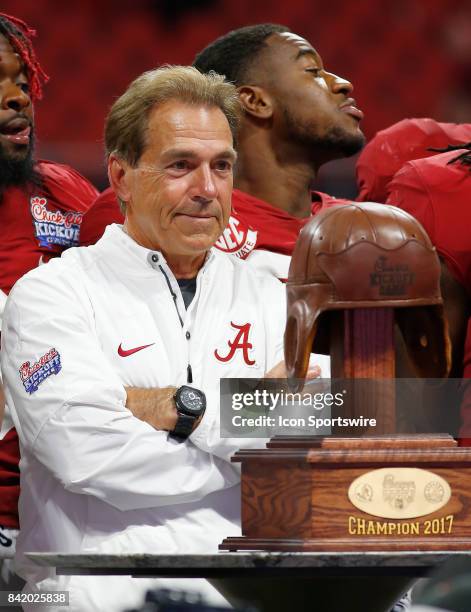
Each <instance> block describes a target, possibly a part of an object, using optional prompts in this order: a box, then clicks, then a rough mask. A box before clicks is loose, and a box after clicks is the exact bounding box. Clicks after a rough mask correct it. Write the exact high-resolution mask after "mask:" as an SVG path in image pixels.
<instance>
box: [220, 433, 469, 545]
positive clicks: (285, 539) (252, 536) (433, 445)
mask: <svg viewBox="0 0 471 612" xmlns="http://www.w3.org/2000/svg"><path fill="white" fill-rule="evenodd" d="M233 461H236V462H241V463H242V534H243V535H242V537H229V538H226V539H225V540H224V541H223V543H222V544H221V545H220V546H219V548H220V549H221V550H231V551H235V550H263V551H287V552H288V551H291V552H295V551H296V552H308V551H309V552H311V551H318V552H349V551H362V552H363V551H380V550H381V551H389V550H390V551H401V550H416V551H444V550H448V551H451V550H470V551H471V448H469V449H468V448H458V447H457V444H456V441H455V440H453V438H451V437H450V436H447V435H443V436H441V435H433V436H429V437H426V436H420V437H419V436H401V437H399V436H397V437H396V436H389V437H386V436H384V437H377V438H374V437H371V438H349V439H346V438H342V439H340V438H323V439H319V438H309V437H306V438H293V437H291V438H290V437H276V438H273V439H272V440H271V441H270V442H269V443H268V445H267V448H266V449H260V450H241V451H239V452H238V453H236V455H235V456H234V458H233Z"/></svg>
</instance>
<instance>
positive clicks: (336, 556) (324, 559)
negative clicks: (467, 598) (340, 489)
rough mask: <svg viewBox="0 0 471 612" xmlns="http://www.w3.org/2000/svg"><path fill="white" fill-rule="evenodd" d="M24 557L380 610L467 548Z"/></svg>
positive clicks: (292, 604) (243, 594) (267, 611)
mask: <svg viewBox="0 0 471 612" xmlns="http://www.w3.org/2000/svg"><path fill="white" fill-rule="evenodd" d="M26 556H27V557H28V558H30V559H31V560H34V562H35V563H37V564H39V565H43V566H49V567H51V566H52V567H55V568H56V571H57V573H58V574H63V575H79V574H80V575H110V574H112V575H117V574H120V575H123V574H126V575H132V576H135V577H163V576H167V577H174V578H207V579H208V580H209V581H210V582H211V583H212V584H213V585H214V586H215V587H216V588H217V589H218V590H219V591H221V593H222V594H223V595H224V596H225V597H227V599H228V600H229V601H231V603H233V604H240V603H241V602H248V603H251V604H253V605H256V606H257V607H258V609H259V610H260V611H261V612H287V611H289V612H297V611H302V612H304V611H308V610H313V611H314V610H315V611H316V612H385V611H387V610H389V608H390V606H391V605H392V604H393V603H394V602H395V601H396V600H397V599H398V598H399V596H400V595H401V593H402V592H404V591H405V590H406V589H407V588H408V586H409V585H410V584H412V583H413V581H414V578H418V577H421V576H426V575H428V574H429V573H430V571H431V570H433V569H435V568H438V567H440V566H441V565H443V564H444V563H445V562H446V561H449V560H451V559H456V558H462V557H464V556H467V557H470V558H471V552H469V553H468V552H454V551H453V552H439V553H437V552H417V551H410V552H409V551H406V552H387V553H386V552H365V553H350V552H348V553H302V552H299V553H263V552H236V553H232V552H221V553H219V554H207V555H153V554H130V555H100V554H79V555H77V554H59V553H27V555H26Z"/></svg>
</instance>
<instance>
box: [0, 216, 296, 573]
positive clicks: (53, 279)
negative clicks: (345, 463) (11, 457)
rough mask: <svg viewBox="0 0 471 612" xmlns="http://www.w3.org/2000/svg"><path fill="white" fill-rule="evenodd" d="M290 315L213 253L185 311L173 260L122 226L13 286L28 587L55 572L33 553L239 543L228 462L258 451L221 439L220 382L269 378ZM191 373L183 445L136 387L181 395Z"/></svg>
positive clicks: (14, 382)
mask: <svg viewBox="0 0 471 612" xmlns="http://www.w3.org/2000/svg"><path fill="white" fill-rule="evenodd" d="M172 293H173V294H174V296H175V298H174V299H175V303H174V299H173V298H172ZM285 310H286V306H285V291H284V288H283V286H282V285H281V283H279V281H278V280H276V279H274V278H272V277H270V276H268V275H267V276H264V277H261V276H259V275H257V274H256V273H255V272H254V271H253V270H251V269H250V267H249V266H247V265H246V264H245V263H244V262H241V261H239V260H237V259H236V258H231V257H228V256H227V255H225V254H223V253H220V252H218V251H217V250H215V249H212V250H211V251H210V253H209V254H208V257H207V259H206V262H205V264H204V266H203V268H202V269H201V270H200V272H199V274H198V278H197V289H196V295H195V297H194V299H193V301H192V303H191V305H190V307H189V309H188V311H185V307H184V304H183V300H182V296H181V292H180V290H179V287H178V284H177V282H176V279H175V278H174V276H173V274H172V273H171V271H170V269H169V268H168V266H167V264H166V262H165V259H164V257H163V256H162V254H161V253H157V252H153V251H149V250H148V249H145V248H143V247H141V246H139V245H138V244H136V243H135V242H134V241H133V240H132V239H131V238H130V237H129V236H127V235H126V234H125V233H124V231H123V230H122V229H121V227H120V226H116V225H114V226H111V227H109V228H108V229H107V231H106V233H105V235H104V237H103V238H102V239H101V240H100V241H99V242H98V243H97V244H96V245H95V246H91V247H87V248H75V249H70V250H69V251H67V252H66V253H65V254H64V255H63V256H62V257H61V258H60V259H57V260H54V261H51V262H50V263H49V264H48V265H47V266H42V267H40V268H37V269H35V270H33V271H31V272H30V273H28V274H27V275H26V276H25V277H23V278H22V279H21V280H20V281H19V282H18V283H17V284H16V285H15V287H14V289H13V291H12V292H11V294H10V297H9V299H8V302H7V306H6V310H5V315H4V322H3V331H2V368H3V374H4V380H5V383H6V393H7V399H8V402H9V404H10V405H11V406H13V411H12V412H13V420H14V423H15V426H16V428H17V431H18V434H19V438H20V445H21V454H22V459H21V464H20V467H21V498H20V522H21V532H20V537H19V540H18V544H17V551H18V553H17V554H18V559H17V566H18V571H19V573H20V574H21V575H22V576H23V577H24V578H25V579H27V580H28V581H29V582H30V583H31V584H34V583H38V582H39V581H40V580H44V579H45V578H47V577H48V576H49V577H51V576H52V575H53V573H52V572H49V571H48V570H47V569H45V568H38V567H36V566H33V565H32V564H31V563H30V562H28V561H27V560H26V559H25V558H24V557H23V556H22V554H23V553H24V552H25V551H45V552H47V551H62V552H84V551H94V552H109V553H120V552H123V553H131V552H159V551H162V552H176V553H200V552H212V551H215V550H216V549H217V545H218V544H219V543H220V542H221V540H222V539H223V538H224V537H225V536H228V535H237V534H238V533H239V529H240V528H239V519H240V517H239V515H240V500H239V488H238V486H234V485H237V484H238V483H239V475H238V471H237V469H236V466H235V465H233V464H231V463H230V457H231V455H232V454H233V453H234V452H235V451H236V450H237V449H238V448H240V447H242V446H244V447H248V446H260V445H261V444H262V441H260V440H257V439H250V440H244V439H229V440H223V439H221V438H220V437H219V416H218V411H219V379H220V378H224V377H261V376H263V375H264V373H265V372H266V371H268V370H269V369H270V368H272V367H273V366H274V365H275V364H276V363H278V362H279V361H280V360H281V359H282V358H283V355H282V343H283V331H284V325H285V316H286V313H285ZM241 329H242V331H241ZM238 334H240V336H239V340H240V342H239V344H241V347H240V348H237V349H236V350H235V351H234V350H233V349H234V346H236V345H237V343H236V344H235V345H234V344H233V347H232V350H231V346H230V343H234V339H235V337H236V336H237V335H238ZM243 341H245V343H244V342H243ZM136 348H137V349H139V350H137V351H133V349H136ZM118 349H119V351H118ZM119 352H120V353H121V355H124V356H121V355H120V354H119ZM231 352H232V353H233V355H232V357H231ZM28 362H29V363H28ZM189 366H190V368H191V370H192V377H193V385H194V386H195V387H197V388H199V389H202V390H203V391H204V392H205V393H206V396H207V403H208V407H207V410H206V413H205V416H204V418H203V420H202V422H201V424H200V425H199V427H198V428H197V429H196V430H195V431H194V432H193V434H192V435H191V437H190V439H189V440H188V441H187V442H185V443H177V442H175V441H174V440H171V439H169V438H168V435H167V433H166V432H161V431H156V430H155V429H153V428H152V427H151V426H150V425H148V424H147V423H144V422H142V421H140V420H139V419H137V418H135V417H134V416H133V415H132V414H131V412H130V411H129V410H128V409H127V408H126V407H125V402H126V392H125V389H124V387H125V386H134V387H146V388H153V387H164V386H168V385H173V386H176V387H178V386H180V385H182V384H185V383H187V380H188V369H189Z"/></svg>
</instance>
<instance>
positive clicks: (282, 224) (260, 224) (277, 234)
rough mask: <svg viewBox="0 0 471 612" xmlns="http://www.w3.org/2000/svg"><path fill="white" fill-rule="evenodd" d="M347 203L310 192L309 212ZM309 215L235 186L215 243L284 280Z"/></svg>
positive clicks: (316, 211) (220, 247) (221, 248)
mask: <svg viewBox="0 0 471 612" xmlns="http://www.w3.org/2000/svg"><path fill="white" fill-rule="evenodd" d="M346 203H348V201H347V200H341V199H336V198H334V197H333V196H329V195H327V194H325V193H320V192H318V191H313V192H312V208H311V215H315V214H317V213H318V212H320V211H321V210H324V209H325V208H329V207H330V206H335V205H337V204H346ZM310 218H311V217H304V218H299V217H293V216H292V215H290V214H289V213H287V212H285V211H284V210H281V209H280V208H276V207H275V206H273V205H272V204H269V203H268V202H264V201H263V200H259V199H258V198H255V197H254V196H251V195H249V194H248V193H244V192H243V191H239V190H238V189H234V191H233V193H232V214H231V217H230V219H229V223H228V224H227V227H226V229H225V230H224V232H223V233H222V235H221V236H220V238H219V239H218V241H217V242H216V244H215V246H216V247H217V248H218V249H220V250H221V251H224V252H225V253H230V254H232V255H236V256H237V257H240V258H241V259H247V258H249V259H250V263H251V264H252V265H255V266H256V267H258V268H260V269H263V270H264V271H267V272H269V273H271V274H274V275H275V276H277V277H278V278H279V279H281V280H284V279H286V278H287V276H288V268H289V262H290V260H291V254H292V252H293V249H294V245H295V244H296V240H297V238H298V235H299V232H300V231H301V229H302V228H303V227H304V225H305V224H306V223H307V222H308V221H309V219H310Z"/></svg>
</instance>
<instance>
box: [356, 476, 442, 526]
mask: <svg viewBox="0 0 471 612" xmlns="http://www.w3.org/2000/svg"><path fill="white" fill-rule="evenodd" d="M450 497H451V489H450V485H449V484H448V482H447V481H446V480H445V479H444V478H442V477H441V476H439V475H438V474H434V473H433V472H429V471H428V470H422V469H418V468H405V467H397V468H392V467H388V468H381V469H379V470H372V471H371V472H366V473H365V474H363V475H362V476H359V477H358V478H356V479H355V480H354V481H353V482H352V484H351V485H350V487H349V489H348V499H349V500H350V502H351V503H352V504H353V505H354V506H355V508H358V510H362V511H363V512H367V513H368V514H372V515H373V516H379V517H381V518H389V519H406V518H415V517H419V516H426V515H427V514H432V513H433V512H436V511H437V510H440V508H443V506H446V504H447V503H448V501H449V500H450Z"/></svg>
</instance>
